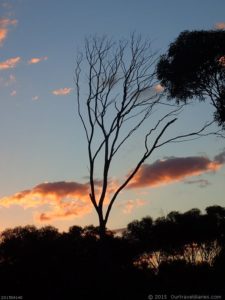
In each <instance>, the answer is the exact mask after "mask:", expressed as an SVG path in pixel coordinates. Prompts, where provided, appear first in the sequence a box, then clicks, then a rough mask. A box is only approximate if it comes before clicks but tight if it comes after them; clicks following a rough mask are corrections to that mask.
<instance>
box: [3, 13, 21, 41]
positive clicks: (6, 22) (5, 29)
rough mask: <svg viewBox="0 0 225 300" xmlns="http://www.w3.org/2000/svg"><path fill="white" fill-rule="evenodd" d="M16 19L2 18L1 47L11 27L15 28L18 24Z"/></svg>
mask: <svg viewBox="0 0 225 300" xmlns="http://www.w3.org/2000/svg"><path fill="white" fill-rule="evenodd" d="M17 22H18V21H17V20H16V19H8V18H0V46H2V45H3V43H4V41H5V39H6V37H7V35H8V32H9V27H10V26H15V25H16V24H17Z"/></svg>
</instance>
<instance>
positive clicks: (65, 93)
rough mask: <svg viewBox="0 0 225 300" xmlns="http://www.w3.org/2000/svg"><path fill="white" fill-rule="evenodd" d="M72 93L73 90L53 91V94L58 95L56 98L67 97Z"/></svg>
mask: <svg viewBox="0 0 225 300" xmlns="http://www.w3.org/2000/svg"><path fill="white" fill-rule="evenodd" d="M71 91H72V88H61V89H58V90H54V91H52V94H53V95H56V96H65V95H68V94H70V93H71Z"/></svg>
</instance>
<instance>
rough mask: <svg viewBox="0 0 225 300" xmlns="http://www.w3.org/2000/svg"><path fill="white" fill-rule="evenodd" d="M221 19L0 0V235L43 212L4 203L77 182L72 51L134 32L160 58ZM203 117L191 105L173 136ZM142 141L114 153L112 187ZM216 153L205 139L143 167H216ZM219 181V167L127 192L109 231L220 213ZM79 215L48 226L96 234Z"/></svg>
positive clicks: (80, 135) (181, 9) (202, 6)
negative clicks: (198, 163)
mask: <svg viewBox="0 0 225 300" xmlns="http://www.w3.org/2000/svg"><path fill="white" fill-rule="evenodd" d="M224 11H225V2H224V1H223V0H215V1H210V0H198V1H194V0H190V1H183V0H171V1H162V0H157V1H156V0H155V1H153V0H148V1H145V0H141V1H134V0H129V1H128V0H126V1H125V0H120V1H119V0H115V1H107V0H105V1H102V0H95V1H91V0H86V1H81V0H80V1H77V0H74V1H73V0H64V1H62V0H38V1H37V0H14V1H7V0H6V1H3V0H1V1H0V104H1V110H0V140H1V148H0V154H1V155H0V197H1V199H3V200H2V203H3V204H2V205H1V200H0V219H1V222H0V230H1V229H4V228H5V227H11V226H15V225H25V224H28V223H29V224H33V223H34V224H36V225H38V226H41V225H46V223H40V222H39V221H37V218H36V216H37V215H38V214H41V213H43V212H44V211H45V210H49V203H48V202H47V200H46V201H45V200H44V201H43V203H42V204H41V205H36V206H35V205H33V206H32V205H31V206H30V207H29V206H27V205H24V204H23V205H22V204H21V205H20V204H18V203H14V202H13V201H11V202H8V203H9V204H7V205H6V204H4V203H5V202H6V201H5V199H6V198H7V197H9V198H10V197H12V195H15V194H16V193H18V192H21V191H24V190H29V191H33V189H34V187H36V186H38V185H40V184H42V183H46V182H51V183H54V182H71V181H75V182H78V183H84V182H85V176H87V175H88V169H87V166H88V163H87V156H86V147H85V145H86V143H85V139H84V132H83V131H82V127H81V124H80V121H79V119H78V117H77V114H76V101H75V93H74V88H75V86H74V82H73V72H74V67H75V57H76V51H77V48H78V47H79V46H82V43H83V41H84V38H85V37H87V36H91V35H94V34H97V35H100V36H101V35H103V34H106V35H108V36H109V37H113V38H114V39H120V38H122V37H128V36H129V35H130V33H131V32H133V31H135V32H137V33H140V34H142V36H143V37H144V38H145V37H146V38H150V39H151V40H152V47H153V49H154V50H155V51H159V53H163V52H164V51H166V49H167V47H168V45H169V43H170V42H172V41H173V40H174V39H175V38H176V37H177V36H178V34H179V33H180V32H181V31H183V30H194V29H206V30H207V29H213V28H215V26H216V24H218V23H221V24H223V23H224V22H225V15H224ZM32 59H33V60H32ZM34 59H36V60H34ZM1 66H3V67H2V68H1ZM4 66H6V67H4ZM53 91H55V93H53ZM56 94H58V95H56ZM211 113H212V111H211V108H210V107H209V106H208V105H207V104H202V105H196V106H194V107H193V108H192V107H191V109H190V111H189V112H188V113H187V114H186V115H185V118H183V119H182V120H181V122H180V123H179V125H178V126H179V128H183V129H184V130H185V129H187V128H188V127H189V126H190V124H192V125H193V124H194V125H193V126H195V125H196V126H197V125H198V123H199V122H201V121H204V119H206V118H210V115H211ZM190 118H191V122H190ZM141 140H142V136H141V135H138V136H137V137H136V138H135V139H134V140H133V141H131V143H130V144H129V145H128V146H127V147H128V148H126V149H125V152H123V153H121V156H120V157H119V161H118V162H117V164H115V166H114V169H113V171H114V176H115V177H121V176H122V175H126V174H127V173H128V172H129V170H130V169H131V168H132V167H133V165H132V164H131V162H133V161H134V160H135V159H136V158H137V156H138V154H139V151H140V149H139V146H138V145H140V144H141ZM127 151H128V152H129V154H130V156H128V155H126V153H127ZM223 151H224V140H219V139H216V138H215V137H208V138H204V139H201V140H198V141H192V142H189V143H185V144H179V145H176V147H175V146H174V145H168V146H166V147H165V148H161V149H160V150H159V151H157V152H155V153H154V154H153V156H152V157H151V159H149V160H148V162H147V163H148V164H149V165H150V164H153V163H154V162H155V161H156V160H159V159H163V158H165V157H172V156H173V157H176V158H178V157H196V156H198V157H207V158H208V159H209V160H210V161H211V162H215V156H216V155H218V154H219V153H222V152H223ZM224 178H225V170H224V167H223V165H220V167H218V169H217V170H214V171H212V170H211V171H210V172H209V171H208V169H207V172H203V171H202V173H199V174H198V176H192V177H190V176H189V177H185V178H184V177H182V178H180V179H179V180H176V182H175V181H172V182H170V183H168V184H165V183H164V184H162V185H158V186H157V187H156V186H151V185H150V186H147V187H146V186H145V187H143V188H138V189H136V190H127V191H125V192H124V193H123V194H121V196H120V198H119V199H118V203H117V204H116V205H115V207H114V209H113V211H112V215H111V219H110V222H109V227H112V228H116V227H123V226H125V225H126V224H127V223H128V222H129V221H131V220H133V219H134V218H141V217H143V216H145V215H147V214H148V215H152V216H153V217H157V216H160V215H162V214H165V213H168V212H169V211H171V210H180V211H184V210H187V209H190V208H193V207H199V208H201V209H204V208H205V207H206V206H208V205H212V204H218V205H224V192H225V187H224ZM199 180H201V181H199ZM184 181H190V182H191V181H192V183H190V182H189V183H187V182H186V183H184ZM194 181H195V182H194ZM204 182H205V184H204ZM199 185H200V186H199ZM4 201H5V202H4ZM27 201H28V200H27ZM50 201H51V199H50ZM54 201H55V199H54ZM50 207H51V205H50ZM56 209H57V207H56ZM85 209H86V208H85V207H84V212H83V213H81V215H79V214H78V215H74V216H73V215H71V216H70V218H68V219H67V218H55V219H54V220H51V222H50V224H52V225H54V226H57V227H59V228H60V229H62V230H66V229H67V228H68V227H69V226H71V225H73V224H80V225H87V224H91V223H94V224H96V217H95V214H94V213H93V212H92V211H91V210H90V211H89V210H88V209H87V211H86V210H85Z"/></svg>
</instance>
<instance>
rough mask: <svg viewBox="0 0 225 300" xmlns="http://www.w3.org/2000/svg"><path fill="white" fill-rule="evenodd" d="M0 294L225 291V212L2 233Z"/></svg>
mask: <svg viewBox="0 0 225 300" xmlns="http://www.w3.org/2000/svg"><path fill="white" fill-rule="evenodd" d="M0 238H1V243H0V295H17V296H19V295H22V296H23V299H31V300H32V299H44V300H45V299H140V300H141V299H147V298H148V295H149V294H153V295H154V294H160V295H162V294H167V295H168V294H171V293H173V294H176V295H177V294H179V293H181V294H198V295H202V294H206V295H223V294H225V285H224V278H225V208H223V207H220V206H211V207H208V208H206V213H204V214H202V213H201V212H200V211H199V210H198V209H192V210H190V211H187V212H185V213H179V212H176V211H173V212H171V213H169V214H168V215H167V216H166V217H160V218H158V219H156V220H152V218H151V217H145V218H143V219H142V220H141V221H137V220H135V221H133V222H131V223H130V224H128V226H127V228H126V229H125V230H124V232H123V234H122V236H119V237H118V236H116V235H115V234H113V233H112V232H108V234H107V235H106V237H105V238H104V240H102V239H99V232H98V228H97V227H94V226H87V227H84V228H81V227H79V226H73V227H71V228H70V229H69V231H68V232H63V233H59V232H58V230H57V229H56V228H54V227H51V226H47V227H43V228H41V229H37V228H36V227H34V226H25V227H16V228H14V229H7V230H5V231H4V232H2V233H1V236H0Z"/></svg>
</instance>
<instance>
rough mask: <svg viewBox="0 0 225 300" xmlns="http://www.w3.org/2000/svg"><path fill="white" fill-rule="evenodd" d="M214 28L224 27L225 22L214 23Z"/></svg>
mask: <svg viewBox="0 0 225 300" xmlns="http://www.w3.org/2000/svg"><path fill="white" fill-rule="evenodd" d="M214 27H215V28H216V29H225V22H218V23H216V24H215V25H214Z"/></svg>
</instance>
